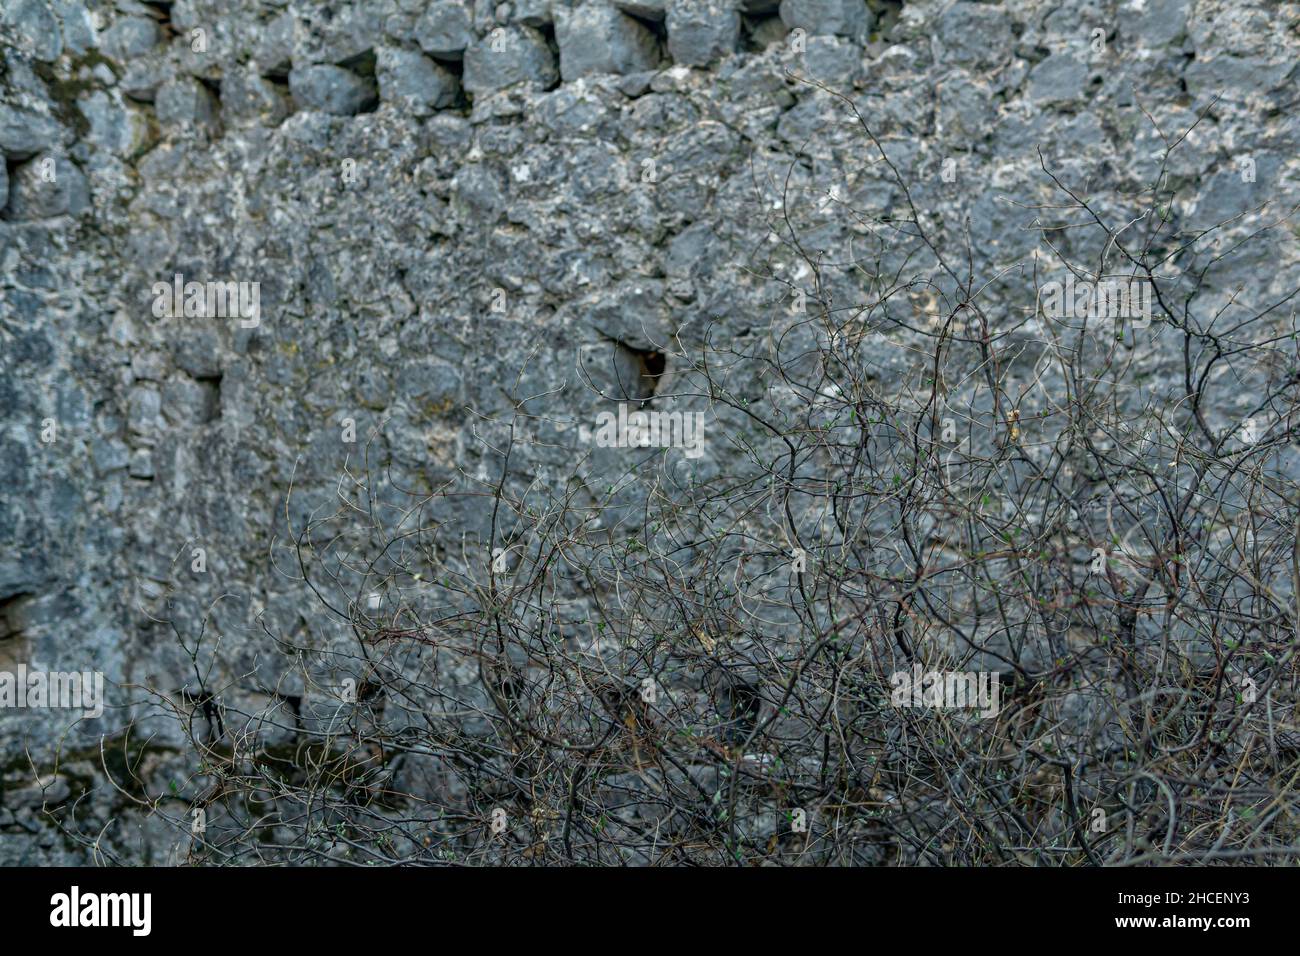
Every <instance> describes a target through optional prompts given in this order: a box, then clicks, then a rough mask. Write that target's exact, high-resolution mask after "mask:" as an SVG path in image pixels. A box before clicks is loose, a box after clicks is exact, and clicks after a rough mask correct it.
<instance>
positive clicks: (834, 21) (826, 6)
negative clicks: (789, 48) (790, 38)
mask: <svg viewBox="0 0 1300 956" xmlns="http://www.w3.org/2000/svg"><path fill="white" fill-rule="evenodd" d="M780 9H781V21H782V22H783V23H784V24H785V25H786V26H787V27H789V28H790V29H792V30H793V29H796V28H798V29H801V30H803V31H805V32H806V33H808V34H809V35H812V36H816V35H818V34H833V35H837V36H845V37H852V38H854V39H857V40H862V39H865V37H866V33H867V30H868V28H869V27H870V25H871V19H872V18H871V13H870V11H869V10H867V5H866V4H865V3H864V2H863V0H781V7H780Z"/></svg>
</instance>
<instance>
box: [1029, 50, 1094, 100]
mask: <svg viewBox="0 0 1300 956" xmlns="http://www.w3.org/2000/svg"><path fill="white" fill-rule="evenodd" d="M1089 71H1090V68H1089V66H1088V64H1087V63H1084V62H1083V61H1082V60H1080V59H1078V58H1077V57H1076V56H1074V55H1073V54H1071V53H1054V54H1052V55H1051V56H1049V57H1048V58H1047V59H1045V60H1043V61H1042V62H1041V63H1039V64H1038V65H1037V66H1035V67H1034V68H1033V69H1032V70H1030V71H1029V96H1030V98H1031V99H1033V100H1035V101H1036V102H1040V103H1071V102H1074V101H1076V100H1079V99H1082V98H1083V96H1084V94H1085V93H1086V91H1087V85H1088V75H1089Z"/></svg>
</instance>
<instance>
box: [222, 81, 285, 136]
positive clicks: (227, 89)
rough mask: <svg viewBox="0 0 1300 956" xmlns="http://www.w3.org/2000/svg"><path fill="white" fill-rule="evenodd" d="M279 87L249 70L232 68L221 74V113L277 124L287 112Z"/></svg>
mask: <svg viewBox="0 0 1300 956" xmlns="http://www.w3.org/2000/svg"><path fill="white" fill-rule="evenodd" d="M280 90H281V87H280V86H279V85H278V84H276V83H272V82H271V81H270V80H267V79H266V78H265V77H263V76H260V75H258V74H257V73H255V72H253V71H251V70H231V71H229V72H227V73H225V74H224V75H223V76H222V77H221V107H222V114H223V116H229V117H231V118H233V119H237V120H249V121H254V122H258V123H262V124H264V125H267V126H275V125H278V124H279V123H280V121H281V120H283V119H284V118H285V117H286V116H287V115H289V112H290V104H289V102H288V99H287V97H285V96H284V94H283V93H281V92H280Z"/></svg>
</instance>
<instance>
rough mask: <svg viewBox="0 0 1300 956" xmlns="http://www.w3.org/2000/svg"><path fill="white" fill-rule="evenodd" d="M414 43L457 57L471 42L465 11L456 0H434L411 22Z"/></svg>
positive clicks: (471, 35)
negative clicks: (413, 24)
mask: <svg viewBox="0 0 1300 956" xmlns="http://www.w3.org/2000/svg"><path fill="white" fill-rule="evenodd" d="M415 42H416V43H418V44H420V48H421V49H422V50H424V51H425V52H426V53H431V54H433V55H434V56H437V57H441V58H442V59H445V60H459V59H460V58H461V57H462V56H463V55H464V53H465V50H466V49H468V47H469V45H470V44H471V43H473V42H474V33H473V31H472V30H471V29H470V17H469V11H468V10H466V9H465V5H464V4H463V3H460V2H458V0H435V2H434V3H431V4H429V6H428V8H427V9H426V10H425V11H424V14H423V15H422V16H421V17H420V19H419V20H418V21H417V22H416V24H415Z"/></svg>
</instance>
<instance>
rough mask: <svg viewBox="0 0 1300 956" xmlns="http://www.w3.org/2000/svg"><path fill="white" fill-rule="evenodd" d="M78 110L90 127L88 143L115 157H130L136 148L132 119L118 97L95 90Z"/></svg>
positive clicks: (78, 103)
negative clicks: (134, 145)
mask: <svg viewBox="0 0 1300 956" xmlns="http://www.w3.org/2000/svg"><path fill="white" fill-rule="evenodd" d="M77 109H78V110H80V111H81V115H82V116H84V117H85V118H86V121H87V122H88V123H89V124H90V130H89V132H88V133H87V134H86V137H85V139H86V141H87V142H89V143H92V144H93V145H94V146H95V147H96V148H98V149H102V150H104V151H106V152H108V153H111V154H112V155H114V156H126V155H128V154H130V152H131V148H132V146H133V144H134V140H135V135H134V127H133V124H132V122H131V115H130V113H129V112H128V111H127V109H126V107H125V106H123V104H122V103H121V97H119V96H118V95H117V94H116V93H113V94H111V95H110V94H109V93H107V92H105V91H104V90H95V91H94V92H93V93H91V94H90V95H89V96H86V97H83V98H82V99H80V100H78V101H77Z"/></svg>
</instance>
